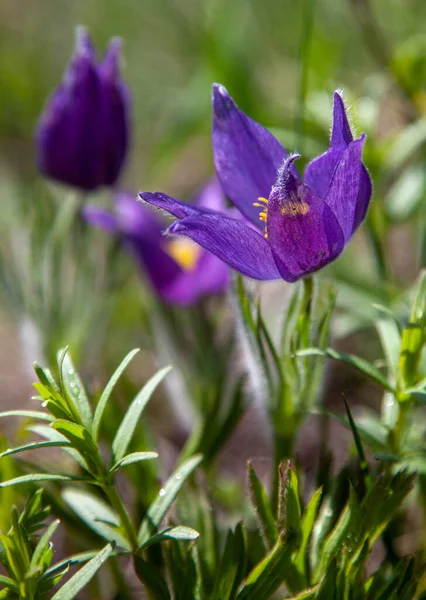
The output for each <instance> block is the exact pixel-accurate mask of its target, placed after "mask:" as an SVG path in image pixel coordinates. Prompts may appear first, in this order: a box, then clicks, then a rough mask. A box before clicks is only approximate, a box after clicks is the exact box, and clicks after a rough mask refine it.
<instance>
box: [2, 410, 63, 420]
mask: <svg viewBox="0 0 426 600" xmlns="http://www.w3.org/2000/svg"><path fill="white" fill-rule="evenodd" d="M8 417H26V418H28V419H41V420H42V421H53V417H52V415H49V413H46V412H40V411H38V410H7V411H5V412H2V413H0V419H2V418H8Z"/></svg>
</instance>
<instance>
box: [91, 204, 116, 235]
mask: <svg viewBox="0 0 426 600" xmlns="http://www.w3.org/2000/svg"><path fill="white" fill-rule="evenodd" d="M82 215H83V218H84V219H85V220H86V221H87V222H88V223H90V225H94V226H95V227H99V229H104V230H105V231H111V232H114V233H116V232H118V231H119V225H118V221H117V218H116V217H115V216H114V215H113V214H112V213H111V212H109V210H106V209H105V208H99V207H98V206H94V205H93V204H86V206H84V207H83V209H82Z"/></svg>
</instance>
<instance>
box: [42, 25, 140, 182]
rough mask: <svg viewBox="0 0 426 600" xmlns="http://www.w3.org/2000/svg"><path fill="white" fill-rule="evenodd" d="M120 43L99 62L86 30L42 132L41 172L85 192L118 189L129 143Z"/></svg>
mask: <svg viewBox="0 0 426 600" xmlns="http://www.w3.org/2000/svg"><path fill="white" fill-rule="evenodd" d="M119 59H120V41H119V40H117V39H113V40H111V42H110V44H109V46H108V49H107V51H106V54H105V57H104V58H103V60H102V61H101V62H99V63H97V62H96V55H95V51H94V48H93V46H92V43H91V41H90V38H89V36H88V34H87V33H86V31H85V30H84V29H81V28H80V29H79V30H78V32H77V43H76V50H75V54H74V57H73V59H72V61H71V63H70V65H69V67H68V69H67V71H66V72H65V75H64V78H63V81H62V83H61V84H60V85H59V87H58V88H57V89H56V90H55V92H54V93H53V94H52V96H51V97H50V98H49V100H48V102H47V105H46V107H45V109H44V112H43V113H42V115H41V117H40V120H39V123H38V127H37V132H36V150H37V163H38V168H39V170H40V171H41V172H42V173H43V174H44V175H45V176H46V177H50V178H51V179H55V180H57V181H60V182H62V183H65V184H67V185H71V186H74V187H76V188H79V189H81V190H84V191H91V190H94V189H96V188H98V187H100V186H112V185H114V184H115V182H116V181H117V178H118V176H119V174H120V172H121V168H122V166H123V163H124V159H125V156H126V153H127V148H128V142H129V115H128V113H129V94H128V91H127V88H126V86H125V85H124V83H123V81H122V80H121V78H120V72H119Z"/></svg>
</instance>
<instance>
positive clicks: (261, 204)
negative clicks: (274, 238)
mask: <svg viewBox="0 0 426 600" xmlns="http://www.w3.org/2000/svg"><path fill="white" fill-rule="evenodd" d="M257 200H258V202H253V206H256V207H257V208H261V209H262V210H261V211H260V212H259V219H260V220H261V221H263V222H265V223H266V220H267V218H268V199H267V198H263V197H262V196H259V198H258V199H257ZM263 231H264V235H265V238H268V234H267V232H266V227H265V229H264V230H263Z"/></svg>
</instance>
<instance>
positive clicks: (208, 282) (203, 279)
mask: <svg viewBox="0 0 426 600" xmlns="http://www.w3.org/2000/svg"><path fill="white" fill-rule="evenodd" d="M228 285H229V269H228V267H227V266H226V265H225V264H224V263H223V262H222V261H221V260H219V259H218V258H216V256H213V254H210V253H209V252H206V251H204V250H201V252H200V257H199V259H198V261H197V264H196V266H195V268H194V269H192V270H190V271H185V270H181V271H180V273H179V274H178V275H177V276H176V277H175V278H174V279H173V280H171V281H169V282H166V283H165V284H164V285H162V286H159V285H158V284H157V292H158V293H159V295H160V296H161V297H162V299H163V300H164V301H165V302H168V303H171V304H178V305H181V306H189V305H191V304H194V302H196V301H197V300H198V299H199V298H202V297H203V296H210V295H212V294H218V293H220V292H223V291H224V290H225V289H226V288H227V287H228Z"/></svg>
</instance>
